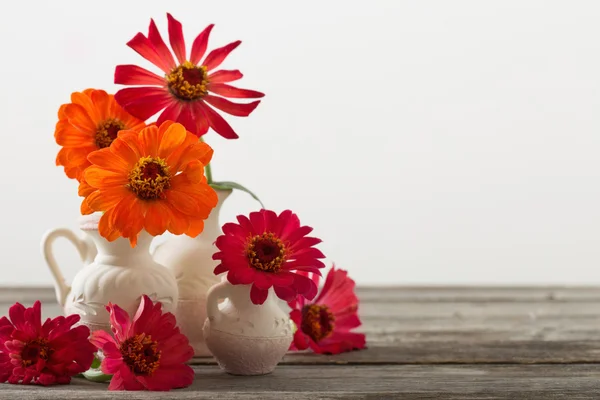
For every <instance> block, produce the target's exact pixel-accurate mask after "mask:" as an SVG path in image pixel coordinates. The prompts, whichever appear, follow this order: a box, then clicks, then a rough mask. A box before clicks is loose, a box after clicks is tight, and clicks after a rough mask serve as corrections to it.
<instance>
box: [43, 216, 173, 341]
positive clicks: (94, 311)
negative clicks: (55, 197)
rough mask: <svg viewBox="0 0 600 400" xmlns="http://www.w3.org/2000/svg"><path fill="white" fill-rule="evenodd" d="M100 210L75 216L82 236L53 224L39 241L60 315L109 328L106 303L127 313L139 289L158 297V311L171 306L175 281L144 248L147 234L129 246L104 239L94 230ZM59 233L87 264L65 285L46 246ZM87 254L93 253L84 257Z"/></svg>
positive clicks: (135, 305)
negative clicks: (159, 304)
mask: <svg viewBox="0 0 600 400" xmlns="http://www.w3.org/2000/svg"><path fill="white" fill-rule="evenodd" d="M100 216H101V215H100V214H93V215H88V216H84V217H82V218H81V220H80V221H81V224H80V228H81V230H82V231H83V232H84V233H85V234H86V238H85V239H80V238H79V237H78V236H77V235H76V234H75V233H74V232H72V231H70V230H68V229H57V230H53V231H50V232H48V233H47V234H46V235H45V236H44V239H43V241H42V251H43V253H44V257H45V259H46V262H47V264H48V267H49V268H50V271H51V272H52V274H53V276H54V279H55V286H56V295H57V300H58V302H59V304H60V305H62V306H63V307H64V312H65V315H70V314H79V315H80V316H81V323H82V324H84V325H86V326H88V327H89V328H90V329H91V330H92V331H94V330H98V329H103V330H106V331H107V332H110V324H109V315H108V312H107V311H106V309H105V307H106V304H108V303H109V302H111V303H113V304H117V305H119V306H120V307H121V308H123V309H124V310H125V311H127V312H128V313H129V314H130V315H133V314H135V311H136V310H137V308H138V305H139V301H140V299H141V296H142V295H144V294H146V295H148V296H149V297H150V298H151V299H152V300H153V301H160V302H161V303H162V304H163V311H164V312H175V310H176V307H177V299H178V297H179V293H178V289H177V282H176V280H175V277H174V276H173V274H172V273H171V271H170V270H168V269H167V268H165V267H163V266H162V265H160V264H158V263H156V262H155V261H154V260H153V259H152V257H151V255H150V251H149V248H150V243H151V242H152V239H153V238H152V236H150V235H149V234H148V233H147V232H145V231H142V232H141V233H140V236H139V238H138V242H137V246H136V247H134V248H132V247H131V246H130V244H129V240H127V239H124V238H119V239H117V240H115V241H114V242H109V241H107V240H106V239H104V238H103V237H102V236H100V233H99V232H98V221H99V219H100ZM61 237H63V238H66V239H67V240H69V241H71V242H72V243H73V244H74V245H75V247H76V248H77V249H78V251H79V254H80V255H81V258H82V260H83V261H84V264H87V265H84V267H83V268H82V269H81V270H80V271H79V272H78V273H77V274H76V275H75V278H74V279H73V283H72V285H71V287H70V288H69V286H68V285H67V284H66V282H65V279H64V277H63V274H62V272H61V271H60V268H59V267H58V265H57V264H56V260H55V258H54V254H53V252H52V244H53V242H54V241H55V240H56V239H58V238H61ZM92 255H95V257H94V259H93V261H92V262H90V260H91V258H92Z"/></svg>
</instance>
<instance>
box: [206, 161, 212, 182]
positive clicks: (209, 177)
mask: <svg viewBox="0 0 600 400" xmlns="http://www.w3.org/2000/svg"><path fill="white" fill-rule="evenodd" d="M204 173H205V174H206V180H207V183H208V184H209V185H210V184H211V183H213V180H212V168H211V166H210V163H208V164H206V167H204Z"/></svg>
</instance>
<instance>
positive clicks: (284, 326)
mask: <svg viewBox="0 0 600 400" xmlns="http://www.w3.org/2000/svg"><path fill="white" fill-rule="evenodd" d="M222 299H226V301H225V302H224V303H223V304H222V307H219V301H220V300H222ZM206 307H207V315H208V318H207V319H206V322H205V325H204V338H205V340H206V345H207V346H208V348H209V349H210V351H211V352H212V354H213V355H214V356H215V358H216V359H217V362H218V363H219V365H220V366H221V368H223V369H224V370H225V371H226V372H228V373H230V374H233V375H264V374H268V373H270V372H272V371H273V370H274V369H275V367H276V366H277V364H278V363H279V362H280V361H281V359H282V358H283V356H284V355H285V353H286V352H287V351H288V349H289V347H290V344H291V343H292V336H293V328H292V322H291V321H290V318H289V316H288V314H286V313H285V312H284V311H283V310H282V309H281V307H279V302H278V301H277V297H276V296H275V293H274V291H273V288H271V289H270V290H269V295H268V297H267V299H266V300H265V302H264V303H263V304H262V305H256V304H253V303H252V301H251V300H250V285H232V284H231V283H229V282H228V281H223V282H221V283H219V284H217V285H215V286H213V287H212V288H211V289H210V291H209V292H208V298H207V302H206Z"/></svg>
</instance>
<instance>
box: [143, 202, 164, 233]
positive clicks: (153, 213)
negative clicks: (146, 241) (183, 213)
mask: <svg viewBox="0 0 600 400" xmlns="http://www.w3.org/2000/svg"><path fill="white" fill-rule="evenodd" d="M166 207H167V206H165V205H164V204H163V203H162V202H160V201H153V202H150V203H148V208H147V211H146V217H145V219H144V228H145V229H146V231H147V232H148V233H149V234H150V235H152V236H158V235H162V234H163V233H165V231H166V230H167V227H168V226H169V212H168V210H167V209H166Z"/></svg>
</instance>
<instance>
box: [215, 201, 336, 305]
mask: <svg viewBox="0 0 600 400" xmlns="http://www.w3.org/2000/svg"><path fill="white" fill-rule="evenodd" d="M237 221H238V223H233V222H232V223H227V224H225V225H223V235H222V236H219V237H218V238H217V240H216V242H215V244H216V246H217V248H218V251H217V252H216V253H215V254H214V255H213V259H215V260H219V261H220V264H219V265H218V266H217V267H216V268H215V270H214V273H215V274H216V275H218V274H221V273H224V272H227V279H228V280H229V282H230V283H232V284H234V285H241V284H245V285H252V287H251V290H250V297H251V300H252V302H253V303H254V304H263V303H264V302H265V300H266V299H267V296H268V294H269V289H270V288H273V289H274V292H275V294H276V295H277V296H278V297H279V298H281V299H283V300H285V301H290V300H292V299H294V298H296V296H298V295H301V296H304V297H306V298H309V299H312V298H314V297H315V296H316V294H317V286H316V285H315V283H314V282H313V281H312V280H311V279H309V278H307V277H306V276H305V275H304V274H301V273H298V272H312V273H315V274H320V271H319V270H320V268H323V267H324V266H325V264H323V262H322V261H321V260H320V259H322V258H325V256H324V255H323V253H322V252H321V251H320V250H319V249H317V248H315V247H314V246H315V245H317V244H319V243H320V242H321V239H318V238H315V237H310V236H307V235H308V234H310V233H311V232H312V230H313V228H311V227H309V226H302V225H301V224H300V219H299V218H298V216H297V215H296V214H294V213H293V212H292V211H290V210H285V211H283V212H282V213H280V214H279V215H277V214H276V213H275V212H274V211H270V210H264V209H263V210H260V211H257V212H252V213H250V215H249V217H246V216H244V215H239V216H238V217H237Z"/></svg>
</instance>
